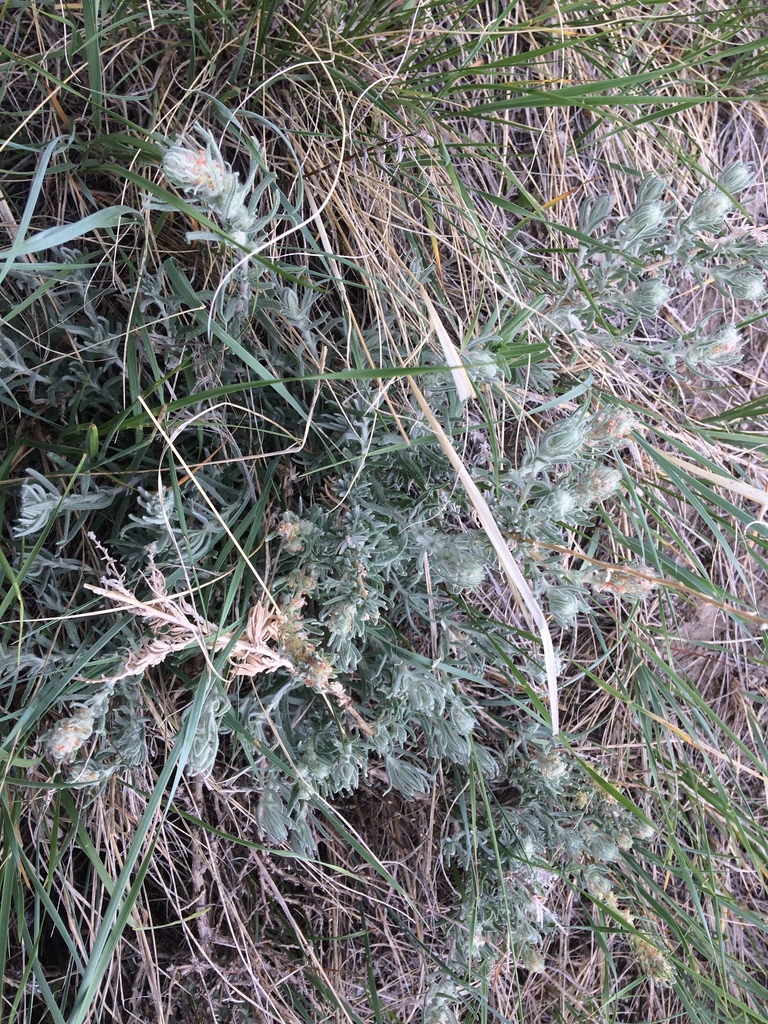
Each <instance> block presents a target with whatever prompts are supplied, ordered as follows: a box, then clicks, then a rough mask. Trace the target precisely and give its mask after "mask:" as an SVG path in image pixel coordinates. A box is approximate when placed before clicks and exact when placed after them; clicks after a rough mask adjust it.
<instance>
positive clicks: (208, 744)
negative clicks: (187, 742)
mask: <svg viewBox="0 0 768 1024" xmlns="http://www.w3.org/2000/svg"><path fill="white" fill-rule="evenodd" d="M230 707H231V704H230V702H229V698H228V697H227V695H226V694H225V693H223V692H222V691H221V689H220V688H219V686H218V685H217V684H216V683H215V682H212V683H211V685H210V686H209V689H208V690H207V692H206V694H205V697H204V699H203V705H202V708H201V709H200V717H199V718H198V720H197V727H196V728H195V732H194V734H193V737H192V745H191V747H190V750H189V756H188V757H187V771H188V772H189V774H190V775H208V774H209V773H210V771H211V769H212V768H213V764H214V761H215V760H216V754H217V753H218V750H219V734H220V732H221V720H222V718H223V717H224V715H225V714H226V713H227V711H229V709H230ZM191 714H192V707H189V708H187V710H186V711H185V712H184V714H183V715H182V721H183V722H184V721H186V720H187V718H189V717H190V715H191Z"/></svg>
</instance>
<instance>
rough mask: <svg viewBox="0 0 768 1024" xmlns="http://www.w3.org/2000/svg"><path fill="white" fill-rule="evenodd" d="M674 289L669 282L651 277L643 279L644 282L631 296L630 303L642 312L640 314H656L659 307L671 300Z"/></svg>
mask: <svg viewBox="0 0 768 1024" xmlns="http://www.w3.org/2000/svg"><path fill="white" fill-rule="evenodd" d="M671 295H672V289H671V288H670V287H669V285H668V284H664V282H663V281H659V280H658V279H657V278H651V279H650V280H648V281H643V283H642V284H640V285H638V287H637V288H636V289H635V290H634V291H633V292H632V294H631V295H630V296H629V299H628V301H629V305H630V306H631V307H632V308H633V309H634V310H635V311H636V312H637V313H639V314H640V316H655V314H656V313H657V312H658V310H659V308H660V307H661V306H663V305H664V304H665V303H666V302H668V301H669V298H670V296H671Z"/></svg>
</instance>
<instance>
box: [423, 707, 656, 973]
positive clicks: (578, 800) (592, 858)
mask: <svg viewBox="0 0 768 1024" xmlns="http://www.w3.org/2000/svg"><path fill="white" fill-rule="evenodd" d="M504 766H505V770H504V771H503V772H502V774H501V775H500V776H499V778H498V779H497V780H496V781H495V782H493V783H492V785H491V794H492V799H491V800H490V801H489V802H488V803H487V804H486V805H485V807H486V810H488V809H490V813H491V817H490V818H487V817H482V818H481V819H480V820H477V821H476V824H475V827H474V829H473V842H472V843H471V844H465V843H464V842H463V841H462V840H461V839H460V838H459V836H460V831H459V826H458V820H457V822H456V825H455V826H454V832H453V834H452V835H449V836H447V837H446V838H445V840H444V842H443V855H444V857H445V858H446V859H447V860H448V862H449V863H456V862H457V861H458V862H459V863H461V864H462V865H463V866H464V867H465V868H469V866H470V865H471V864H472V865H474V869H475V880H476V881H475V887H474V888H473V889H472V890H470V891H468V892H467V895H466V897H465V900H464V903H463V906H462V909H461V914H460V918H459V920H458V921H457V923H456V924H455V925H454V926H452V928H451V933H450V935H451V938H450V941H451V946H452V960H453V963H454V966H455V969H456V970H458V971H460V970H461V969H462V968H464V969H466V966H469V965H471V966H472V967H473V968H475V969H476V970H480V971H483V970H489V971H490V970H491V969H492V967H493V965H494V964H495V963H496V962H497V961H498V959H499V957H500V956H501V955H503V954H504V953H505V952H506V951H508V950H512V951H514V953H515V955H516V956H517V958H518V961H519V963H520V965H521V966H524V967H526V968H527V969H528V970H534V971H535V970H539V969H540V968H541V964H540V962H539V961H540V956H537V955H534V953H535V951H536V950H537V947H538V946H539V945H540V944H541V943H542V941H543V940H544V938H545V937H546V936H547V935H548V934H550V933H551V932H552V931H554V930H556V929H557V928H558V927H559V923H560V922H559V920H558V907H557V905H555V904H554V903H553V894H554V893H555V891H556V887H557V885H558V883H559V881H560V880H561V879H562V878H563V877H564V876H565V877H573V878H575V880H576V886H577V888H579V887H580V888H586V887H587V885H588V884H591V881H590V880H593V879H594V877H595V872H599V871H604V870H605V866H606V865H607V864H610V863H612V862H614V861H616V860H618V859H619V858H620V857H621V856H622V851H627V850H629V849H630V848H631V847H632V845H633V842H634V841H635V840H636V839H637V838H638V837H639V835H640V829H639V828H638V826H637V819H636V818H635V817H634V816H633V815H632V814H631V813H630V812H628V811H627V810H625V809H624V808H623V807H622V806H621V805H620V804H619V803H617V802H616V801H615V800H614V799H613V797H612V796H611V795H610V792H609V791H608V790H607V789H606V790H604V789H602V788H600V787H598V786H596V785H595V782H594V781H593V779H592V778H591V777H590V776H589V775H588V774H587V773H586V772H585V771H584V770H583V768H581V766H580V765H579V764H578V763H577V762H576V761H575V760H574V759H572V758H571V757H570V755H568V754H567V753H566V752H565V751H563V750H562V749H561V748H559V747H558V746H557V745H556V744H555V743H554V742H553V740H552V738H551V736H549V735H546V734H545V733H544V732H543V731H539V730H538V729H536V728H526V727H523V728H521V729H520V730H519V731H518V733H517V735H516V737H515V738H514V740H513V742H512V744H511V745H510V748H509V750H508V751H507V756H506V758H505V759H504ZM646 838H647V835H646Z"/></svg>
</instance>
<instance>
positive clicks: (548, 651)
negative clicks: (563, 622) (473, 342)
mask: <svg viewBox="0 0 768 1024" xmlns="http://www.w3.org/2000/svg"><path fill="white" fill-rule="evenodd" d="M408 383H409V385H410V387H411V391H412V392H413V394H414V397H415V398H416V401H417V402H418V403H419V406H420V407H421V411H422V412H423V413H424V416H425V417H426V419H427V422H428V423H429V425H430V427H431V428H432V431H433V433H434V435H435V437H436V438H437V440H438V441H439V443H440V447H441V448H442V449H443V451H444V452H445V454H446V456H447V457H448V461H449V462H450V463H451V465H452V466H453V468H454V469H455V470H456V474H457V476H458V478H459V480H461V483H462V485H463V486H464V489H465V490H466V492H467V496H468V497H469V500H470V501H471V502H472V505H473V507H474V509H475V511H476V512H477V515H478V518H479V519H480V522H481V523H482V526H483V529H484V530H485V533H486V535H487V537H488V540H489V541H490V542H491V544H492V545H493V548H494V551H495V552H496V554H497V555H498V557H499V561H500V562H501V567H502V568H503V570H504V573H505V575H506V577H507V580H508V581H509V585H510V587H511V588H512V593H513V594H514V596H515V599H516V600H517V602H518V604H519V605H520V607H521V608H522V610H523V613H524V614H525V617H526V619H527V621H528V624H529V626H530V627H531V630H532V631H534V632H538V633H539V635H540V636H541V643H542V646H543V648H544V667H545V669H546V673H547V685H548V688H549V706H550V715H551V718H552V735H553V736H557V734H558V733H559V731H560V716H559V712H558V704H557V664H556V661H555V649H554V646H553V644H552V635H551V634H550V632H549V626H548V625H547V620H546V619H545V618H544V612H543V611H542V610H541V608H540V606H539V604H538V602H537V601H536V598H535V597H534V596H533V591H532V590H531V588H530V587H529V586H528V583H527V581H526V579H525V577H524V576H523V574H522V572H521V571H520V569H519V568H518V565H517V562H515V560H514V558H513V557H512V553H511V552H510V550H509V547H508V546H507V543H506V541H505V540H504V538H503V537H502V535H501V531H500V530H499V528H498V526H497V525H496V520H495V519H494V518H493V513H492V512H491V510H490V508H489V507H488V503H487V501H486V500H485V498H484V497H483V495H482V494H481V493H480V490H479V488H478V487H477V484H476V483H475V482H474V480H473V479H472V477H471V476H470V474H469V471H468V470H467V467H466V466H465V465H464V463H463V462H462V461H461V458H460V457H459V455H458V453H457V451H456V449H455V448H454V447H453V445H452V444H451V442H450V440H449V439H448V437H447V435H446V433H445V431H444V430H443V428H442V427H441V426H440V424H439V422H438V421H437V419H436V418H435V416H434V414H433V412H432V410H431V409H430V408H429V405H428V403H427V400H426V398H425V397H424V395H423V394H422V392H421V389H420V388H419V386H418V384H416V382H415V381H414V380H413V378H412V377H409V378H408Z"/></svg>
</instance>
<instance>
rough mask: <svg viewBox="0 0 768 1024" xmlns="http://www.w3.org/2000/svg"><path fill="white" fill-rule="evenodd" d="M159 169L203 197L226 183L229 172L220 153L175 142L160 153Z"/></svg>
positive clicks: (222, 188) (218, 189)
mask: <svg viewBox="0 0 768 1024" xmlns="http://www.w3.org/2000/svg"><path fill="white" fill-rule="evenodd" d="M163 171H164V172H165V174H166V177H167V178H168V180H169V181H171V182H173V184H174V185H177V186H178V187H179V188H183V189H184V190H185V191H186V192H191V193H192V194H193V195H196V196H200V197H201V198H203V199H213V198H214V197H215V196H217V195H219V194H220V193H221V192H223V191H224V190H225V189H226V188H227V187H228V186H229V185H230V184H231V179H232V174H231V172H230V171H229V168H228V167H227V166H226V164H225V163H224V161H223V160H222V159H221V157H220V156H219V155H217V154H214V153H213V152H212V151H211V146H210V145H209V146H206V147H205V149H201V148H199V147H189V146H185V145H183V143H181V142H176V143H174V145H172V146H171V147H170V149H168V151H167V152H166V154H165V156H164V157H163Z"/></svg>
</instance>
